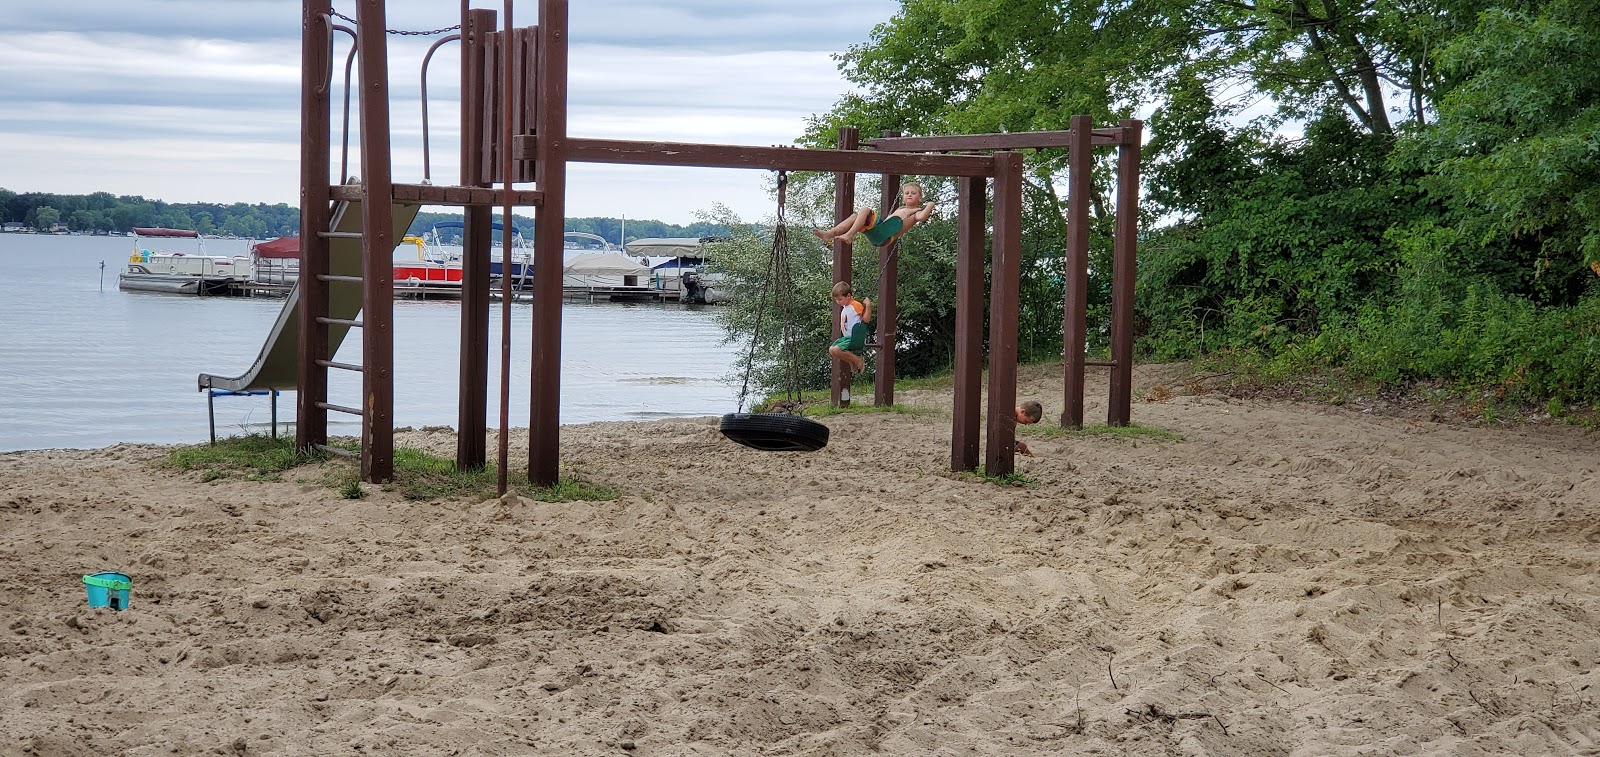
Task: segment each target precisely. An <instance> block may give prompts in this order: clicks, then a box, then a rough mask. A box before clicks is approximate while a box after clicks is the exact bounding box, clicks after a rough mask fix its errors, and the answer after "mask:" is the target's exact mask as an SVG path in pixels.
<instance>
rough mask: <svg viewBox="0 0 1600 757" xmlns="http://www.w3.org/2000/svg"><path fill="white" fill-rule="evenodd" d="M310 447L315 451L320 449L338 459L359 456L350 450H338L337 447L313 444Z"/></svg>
mask: <svg viewBox="0 0 1600 757" xmlns="http://www.w3.org/2000/svg"><path fill="white" fill-rule="evenodd" d="M311 446H313V447H316V448H317V449H320V450H322V451H323V452H326V453H328V454H330V455H338V456H339V457H355V456H356V455H357V454H359V453H357V452H353V451H351V450H347V449H340V448H339V447H330V446H328V445H326V444H313V445H311Z"/></svg>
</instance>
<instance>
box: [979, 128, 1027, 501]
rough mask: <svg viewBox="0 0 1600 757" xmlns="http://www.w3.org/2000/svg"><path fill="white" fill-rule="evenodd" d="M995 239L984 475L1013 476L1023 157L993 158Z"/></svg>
mask: <svg viewBox="0 0 1600 757" xmlns="http://www.w3.org/2000/svg"><path fill="white" fill-rule="evenodd" d="M994 163H995V177H994V238H993V242H992V245H993V249H992V251H991V252H990V258H989V281H990V283H989V428H988V433H987V434H986V435H985V438H986V443H985V444H984V450H983V460H984V465H983V471H984V473H987V474H988V475H990V476H1005V475H1009V474H1011V473H1013V472H1014V471H1015V470H1016V449H1015V448H1014V445H1013V442H1014V441H1015V440H1016V438H1017V418H1016V414H1015V411H1016V407H1017V316H1018V312H1019V310H1020V307H1019V303H1020V297H1021V289H1022V153H1019V152H997V153H995V155H994Z"/></svg>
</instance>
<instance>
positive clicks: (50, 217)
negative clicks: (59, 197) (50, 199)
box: [33, 205, 61, 231]
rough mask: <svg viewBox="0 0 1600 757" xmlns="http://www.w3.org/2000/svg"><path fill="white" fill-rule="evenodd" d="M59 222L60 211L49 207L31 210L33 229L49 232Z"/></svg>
mask: <svg viewBox="0 0 1600 757" xmlns="http://www.w3.org/2000/svg"><path fill="white" fill-rule="evenodd" d="M60 222H61V211H59V210H56V209H55V208H52V207H50V206H49V205H41V206H39V207H37V208H34V210H33V228H35V229H38V230H40V231H49V230H50V229H51V228H52V227H54V226H55V225H56V224H58V223H60Z"/></svg>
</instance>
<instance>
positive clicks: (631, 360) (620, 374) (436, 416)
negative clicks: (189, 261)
mask: <svg viewBox="0 0 1600 757" xmlns="http://www.w3.org/2000/svg"><path fill="white" fill-rule="evenodd" d="M183 244H191V245H192V242H191V241H190V240H175V241H174V242H173V244H171V245H168V246H169V247H171V248H172V249H181V245H183ZM205 244H206V249H205V251H206V253H207V254H211V255H234V254H245V253H246V252H247V249H248V248H247V245H248V243H247V242H245V241H243V240H219V239H208V240H205ZM132 248H133V239H132V238H129V237H75V236H45V235H36V234H0V271H3V273H0V328H4V335H3V336H0V451H8V450H18V449H53V448H92V447H103V446H108V445H111V444H117V443H119V442H155V443H192V442H203V441H205V440H206V437H207V426H206V396H205V395H204V394H202V393H200V392H199V391H198V390H197V388H196V384H195V378H196V376H197V375H198V374H200V373H202V372H205V373H216V374H221V375H229V376H233V375H238V374H239V373H241V372H243V371H244V370H245V369H246V368H248V367H249V366H250V364H251V363H252V362H253V361H254V359H255V357H256V354H257V353H258V352H259V351H260V350H261V346H262V343H263V342H264V341H265V339H266V336H267V332H268V330H269V329H270V328H271V327H272V323H273V322H274V320H275V319H276V318H277V315H278V311H279V310H281V309H282V307H283V302H284V301H283V300H282V299H275V298H254V299H252V298H233V297H215V298H213V297H195V296H186V295H173V294H154V293H144V292H123V291H120V290H118V289H117V274H118V272H119V271H121V269H122V267H123V265H124V264H125V261H127V259H128V254H129V252H131V251H132ZM101 261H105V268H104V271H103V272H102V270H101V268H100V262H101ZM531 314H532V311H531V306H530V305H529V304H527V303H515V304H513V305H512V342H511V408H510V417H511V425H513V426H524V427H525V426H527V425H528V413H529V396H528V395H529V375H530V360H529V354H528V351H529V341H530V338H531V337H530V336H529V332H530V325H531ZM459 315H460V303H459V301H451V300H432V301H416V300H405V299H401V300H396V301H395V350H394V359H395V425H396V426H397V427H399V426H431V425H447V426H452V427H453V426H455V425H456V396H457V383H458V382H457V371H458V357H457V356H458V354H459V352H460V333H459V332H460V320H459ZM500 318H501V316H500V304H499V303H498V302H496V303H494V304H493V312H492V313H491V316H490V336H489V363H490V366H489V411H488V418H489V427H490V428H491V429H494V428H496V427H497V426H498V424H499V417H500V416H499V413H500V411H499V404H498V397H499V391H500V390H499V386H500V378H499V377H500V369H499V363H500ZM561 329H562V368H561V422H562V423H564V424H571V423H589V422H593V421H607V420H650V419H655V418H663V417H670V416H696V415H719V414H721V413H726V412H732V411H733V409H734V403H735V402H736V395H737V393H738V387H737V386H733V385H730V384H729V382H728V380H727V377H728V375H729V374H730V373H731V372H732V366H733V364H734V363H735V362H736V360H737V353H738V352H739V347H738V346H737V344H723V343H722V336H723V330H722V328H721V327H720V326H719V325H717V323H716V322H715V320H714V319H713V316H712V312H711V310H710V309H708V308H706V307H704V306H684V305H677V304H622V303H596V304H578V303H569V304H566V305H564V306H563V307H562V325H561ZM335 359H336V360H338V361H340V362H349V363H360V362H361V343H360V339H359V331H358V332H355V333H353V334H352V338H349V339H346V340H345V342H344V344H343V345H342V346H341V347H340V350H339V355H338V357H336V358H335ZM329 373H330V374H331V375H330V377H329V382H330V387H329V392H328V399H329V401H330V402H332V403H334V404H338V405H349V406H359V405H360V404H361V385H360V377H359V375H357V374H353V373H350V372H348V371H337V370H335V371H330V372H329ZM294 406H295V400H294V393H293V392H285V393H284V394H283V395H282V396H280V397H279V399H278V419H279V421H280V423H292V422H293V421H294ZM216 411H217V433H218V435H219V436H221V435H227V434H239V433H242V432H243V431H245V430H249V431H266V430H267V429H268V428H269V421H270V417H271V416H270V405H269V403H268V400H267V398H266V397H218V398H217V399H216ZM330 416H331V417H330V421H331V426H330V432H331V433H332V434H334V435H352V436H354V435H358V434H359V433H360V421H359V419H357V418H355V417H354V416H344V415H343V414H341V413H331V414H330ZM291 428H292V427H291ZM280 433H281V431H280ZM290 433H292V430H291V431H290Z"/></svg>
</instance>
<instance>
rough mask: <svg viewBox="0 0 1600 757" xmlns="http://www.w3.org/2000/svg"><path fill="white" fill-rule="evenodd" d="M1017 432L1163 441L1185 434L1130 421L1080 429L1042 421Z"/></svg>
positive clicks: (1052, 436)
mask: <svg viewBox="0 0 1600 757" xmlns="http://www.w3.org/2000/svg"><path fill="white" fill-rule="evenodd" d="M1017 433H1018V434H1019V435H1027V436H1040V437H1045V438H1047V439H1059V438H1068V439H1083V438H1099V439H1129V440H1138V439H1153V440H1155V441H1161V442H1181V441H1183V436H1181V435H1179V434H1175V433H1173V432H1171V431H1168V430H1166V429H1164V428H1156V427H1155V426H1145V425H1142V424H1139V423H1130V424H1128V425H1126V426H1107V425H1105V424H1103V423H1097V424H1095V425H1092V426H1084V427H1083V428H1080V429H1071V428H1062V427H1060V426H1046V425H1044V424H1042V423H1041V424H1035V425H1031V426H1018V427H1017Z"/></svg>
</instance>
